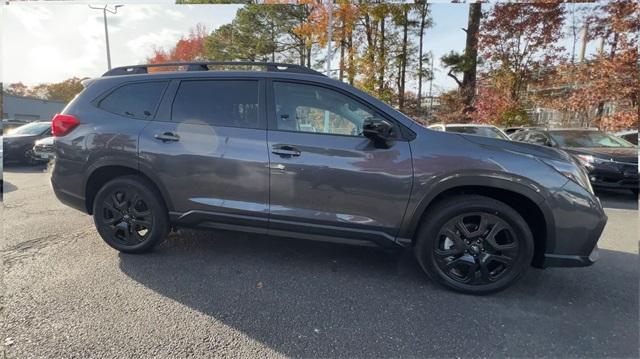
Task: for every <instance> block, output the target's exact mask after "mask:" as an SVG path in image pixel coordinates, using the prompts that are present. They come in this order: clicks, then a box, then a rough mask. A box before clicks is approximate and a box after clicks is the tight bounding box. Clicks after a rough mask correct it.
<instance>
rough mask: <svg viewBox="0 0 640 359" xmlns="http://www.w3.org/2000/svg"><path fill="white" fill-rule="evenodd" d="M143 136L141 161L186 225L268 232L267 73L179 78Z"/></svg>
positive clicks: (177, 216)
mask: <svg viewBox="0 0 640 359" xmlns="http://www.w3.org/2000/svg"><path fill="white" fill-rule="evenodd" d="M167 92H168V94H167V95H165V98H164V99H163V102H162V104H161V105H160V109H159V116H158V118H157V120H156V121H154V122H151V123H150V124H149V125H148V126H147V127H146V128H145V129H144V131H143V133H142V134H141V136H140V168H141V170H143V171H146V172H149V173H151V175H152V176H154V177H155V178H156V179H157V181H158V182H159V183H160V184H161V187H162V188H163V190H164V191H165V192H166V195H165V197H168V198H170V201H171V203H170V205H169V207H170V211H171V216H172V219H173V220H174V221H177V222H180V223H181V224H183V225H203V226H206V227H213V228H229V229H245V230H250V231H257V232H264V233H266V229H267V221H268V205H269V201H268V198H269V169H268V160H269V157H268V154H267V147H266V120H265V107H264V84H263V81H262V80H257V79H247V78H237V79H228V78H224V79H220V78H212V79H195V80H192V79H184V80H181V81H178V80H174V81H172V83H171V85H170V87H169V89H168V90H167Z"/></svg>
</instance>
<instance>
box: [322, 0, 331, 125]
mask: <svg viewBox="0 0 640 359" xmlns="http://www.w3.org/2000/svg"><path fill="white" fill-rule="evenodd" d="M327 11H328V15H329V19H328V21H327V59H326V65H327V77H331V40H332V39H333V0H327ZM324 132H325V133H330V132H329V111H324Z"/></svg>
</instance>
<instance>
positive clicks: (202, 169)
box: [51, 63, 606, 293]
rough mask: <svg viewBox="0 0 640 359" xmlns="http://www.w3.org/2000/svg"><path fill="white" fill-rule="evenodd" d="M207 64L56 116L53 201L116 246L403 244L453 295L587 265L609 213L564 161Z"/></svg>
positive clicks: (326, 86) (379, 105)
mask: <svg viewBox="0 0 640 359" xmlns="http://www.w3.org/2000/svg"><path fill="white" fill-rule="evenodd" d="M211 64H214V63H197V64H189V65H183V66H186V67H187V71H182V72H180V71H173V72H154V73H147V72H148V69H149V67H151V66H161V65H139V66H131V67H124V68H116V69H113V70H111V71H109V72H107V73H106V74H105V75H104V76H103V77H101V78H98V79H93V80H90V81H86V82H85V86H86V88H85V89H84V90H83V91H82V93H80V95H79V96H77V97H76V98H75V99H74V100H73V101H72V102H71V103H70V104H69V105H68V106H67V108H66V109H65V110H64V113H63V114H60V115H56V116H55V118H54V119H53V126H52V127H53V134H54V136H56V138H55V146H54V147H55V151H56V161H55V165H54V169H53V174H52V178H51V181H52V184H53V189H54V191H55V193H56V195H57V196H58V198H59V199H60V200H61V201H63V202H64V203H66V204H68V205H70V206H72V207H74V208H77V209H79V210H81V211H83V212H85V213H89V214H92V215H93V218H94V221H95V224H96V227H97V230H98V232H99V233H100V235H101V236H102V238H103V239H104V240H105V242H106V243H107V244H109V245H110V246H112V247H113V248H115V249H117V250H119V251H122V252H134V253H135V252H143V251H147V250H150V249H151V248H152V247H153V246H155V245H157V244H158V243H160V242H161V241H162V240H164V239H165V237H166V235H167V232H168V231H169V229H170V228H172V227H173V228H175V227H198V228H209V229H223V230H237V231H247V232H252V233H259V234H264V235H275V236H287V237H293V238H299V239H311V240H323V241H338V242H342V243H350V244H362V245H376V246H380V247H383V248H389V249H401V248H407V247H411V248H413V251H414V253H415V255H416V257H417V259H418V262H419V263H420V265H421V267H422V268H423V269H424V270H425V271H426V273H428V274H429V275H430V276H431V277H432V278H433V279H434V280H435V281H436V282H438V283H440V284H442V285H444V286H447V287H449V288H452V289H455V290H458V291H462V292H467V293H488V292H493V291H496V290H500V289H502V288H505V287H506V286H508V285H509V284H511V283H513V282H514V281H515V280H516V279H518V278H519V277H521V276H522V274H523V273H524V272H525V270H526V269H527V268H528V267H529V266H531V265H534V266H537V267H551V266H553V267H555V266H569V267H571V266H587V265H590V264H592V263H594V261H595V260H596V259H597V246H596V242H597V241H598V238H599V237H600V234H601V232H602V230H603V228H604V225H605V223H606V216H605V214H604V212H603V210H602V207H601V206H600V202H599V201H598V199H597V197H596V196H594V194H593V191H592V189H591V186H590V184H589V180H588V179H587V177H586V173H585V172H584V170H583V169H582V167H581V166H579V165H577V163H576V162H574V160H573V159H572V158H571V157H570V156H568V155H567V154H566V153H564V152H561V151H557V150H555V149H552V148H546V147H541V146H534V145H529V144H524V143H517V142H511V141H504V140H498V139H493V138H486V137H480V136H473V135H465V134H458V133H449V132H441V131H432V130H429V129H427V128H424V127H422V126H420V125H419V124H417V123H415V122H413V121H412V120H410V119H409V118H408V117H406V116H404V115H403V114H401V113H400V112H398V111H396V110H394V109H393V108H391V107H390V106H388V105H386V104H384V103H383V102H381V101H379V100H377V99H375V98H373V97H371V96H369V95H367V94H366V93H364V92H362V91H359V90H357V89H355V88H353V87H351V86H349V85H347V84H344V83H342V82H340V81H336V80H332V79H330V78H328V77H325V76H323V75H321V74H319V73H317V72H315V71H313V70H310V69H306V68H304V67H300V66H295V65H284V64H270V63H263V64H256V63H249V64H248V65H250V66H253V67H255V66H263V67H264V69H265V71H220V70H218V71H213V70H209V66H210V65H211ZM215 64H216V66H217V67H216V68H218V69H220V67H219V66H220V63H215ZM234 65H235V67H236V68H237V66H240V65H247V64H246V63H234ZM174 66H175V65H174Z"/></svg>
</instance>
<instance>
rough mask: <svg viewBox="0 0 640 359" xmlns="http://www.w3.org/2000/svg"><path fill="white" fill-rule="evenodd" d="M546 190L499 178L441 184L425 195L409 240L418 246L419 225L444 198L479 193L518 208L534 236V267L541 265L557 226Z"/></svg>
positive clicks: (461, 179)
mask: <svg viewBox="0 0 640 359" xmlns="http://www.w3.org/2000/svg"><path fill="white" fill-rule="evenodd" d="M543 191H545V190H543V189H541V188H540V187H539V186H535V185H531V184H530V185H525V184H522V183H521V182H519V181H517V182H514V181H512V180H509V179H497V178H479V177H475V176H474V177H472V178H466V179H465V178H457V179H452V180H450V181H448V182H442V183H441V184H440V185H438V186H436V188H434V189H433V190H431V191H429V193H428V194H427V195H425V196H424V197H423V198H422V200H421V201H420V203H419V204H418V206H417V209H416V211H415V212H414V213H415V215H414V216H413V220H412V221H410V224H409V228H408V230H409V238H411V241H412V244H415V240H416V234H417V233H418V229H419V226H420V225H421V223H423V222H424V219H425V218H426V217H427V216H428V215H429V210H430V209H432V208H433V207H434V205H435V204H436V203H437V202H439V201H440V200H442V199H444V198H448V197H451V196H456V195H464V194H476V195H482V196H486V197H489V198H493V199H496V200H498V201H501V202H503V203H505V204H507V205H508V206H510V207H512V208H513V209H515V210H516V211H517V212H518V213H519V214H520V215H521V216H522V218H524V220H525V221H526V222H527V224H528V225H529V228H530V229H531V232H532V233H533V236H534V245H535V248H534V257H533V261H532V264H533V265H534V266H536V267H540V266H542V261H543V259H544V253H545V252H547V251H548V250H549V249H552V248H553V247H554V241H555V235H554V234H555V232H554V230H553V228H554V226H555V224H554V220H553V216H552V213H551V209H550V208H548V207H547V204H546V203H545V200H544V193H542V192H543Z"/></svg>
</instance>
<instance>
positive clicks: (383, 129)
mask: <svg viewBox="0 0 640 359" xmlns="http://www.w3.org/2000/svg"><path fill="white" fill-rule="evenodd" d="M362 134H364V136H365V137H366V138H368V139H370V140H371V141H372V142H373V143H374V144H375V145H376V146H378V147H384V148H387V147H389V146H390V145H391V143H392V142H393V140H394V139H395V136H394V134H393V124H392V123H391V122H389V121H387V120H385V119H383V118H379V117H369V118H367V119H365V120H364V123H363V124H362Z"/></svg>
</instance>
